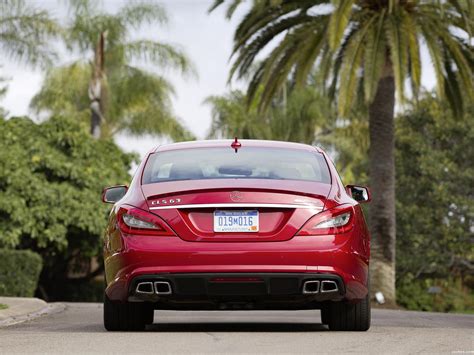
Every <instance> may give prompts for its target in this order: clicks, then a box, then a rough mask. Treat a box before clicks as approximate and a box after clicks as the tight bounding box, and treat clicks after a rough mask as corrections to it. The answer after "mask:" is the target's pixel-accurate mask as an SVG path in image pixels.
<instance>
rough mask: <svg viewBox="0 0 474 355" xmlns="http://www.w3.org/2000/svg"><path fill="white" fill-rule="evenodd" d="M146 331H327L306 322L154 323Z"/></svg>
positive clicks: (321, 325)
mask: <svg viewBox="0 0 474 355" xmlns="http://www.w3.org/2000/svg"><path fill="white" fill-rule="evenodd" d="M146 330H147V331H155V332H199V333H215V332H270V333H272V332H274V333H281V332H319V331H327V330H328V328H327V327H326V326H324V325H323V324H308V323H258V322H256V323H241V322H239V323H166V324H163V323H161V324H160V323H154V324H151V325H148V326H147V328H146Z"/></svg>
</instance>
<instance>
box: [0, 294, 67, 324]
mask: <svg viewBox="0 0 474 355" xmlns="http://www.w3.org/2000/svg"><path fill="white" fill-rule="evenodd" d="M0 301H1V302H0V303H4V304H7V305H8V306H9V308H7V309H6V310H3V311H0V328H2V327H7V326H11V325H15V324H18V323H23V322H26V321H30V320H33V319H36V318H39V317H42V316H46V315H52V314H56V313H59V312H62V311H64V310H65V309H66V305H65V304H63V303H46V302H44V301H43V300H40V299H37V298H17V297H0ZM2 312H3V313H4V314H2Z"/></svg>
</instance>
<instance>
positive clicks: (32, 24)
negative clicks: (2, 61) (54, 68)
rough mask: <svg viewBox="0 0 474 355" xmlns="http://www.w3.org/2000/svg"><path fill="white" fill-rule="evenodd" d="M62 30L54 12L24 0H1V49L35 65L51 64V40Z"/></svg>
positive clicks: (8, 55)
mask: <svg viewBox="0 0 474 355" xmlns="http://www.w3.org/2000/svg"><path fill="white" fill-rule="evenodd" d="M59 33H60V28H59V26H58V24H57V23H56V21H55V20H54V19H53V18H52V17H51V15H50V14H49V13H48V12H47V11H45V10H41V9H39V8H37V7H36V6H35V5H34V4H32V3H31V2H26V1H24V0H0V53H3V54H4V55H5V56H6V57H8V58H10V59H14V60H18V61H22V62H24V63H27V64H32V65H38V64H42V65H47V64H51V61H52V59H53V58H54V56H55V54H54V52H53V51H52V50H51V47H50V45H49V41H50V39H51V38H53V37H56V36H57V35H58V34H59Z"/></svg>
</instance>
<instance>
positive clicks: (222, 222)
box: [214, 211, 258, 233]
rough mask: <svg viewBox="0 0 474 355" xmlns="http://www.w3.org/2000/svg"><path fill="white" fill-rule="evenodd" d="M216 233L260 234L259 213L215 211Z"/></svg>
mask: <svg viewBox="0 0 474 355" xmlns="http://www.w3.org/2000/svg"><path fill="white" fill-rule="evenodd" d="M214 232H224V233H231V232H258V211H215V212H214Z"/></svg>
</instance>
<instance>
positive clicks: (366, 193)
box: [346, 185, 370, 203]
mask: <svg viewBox="0 0 474 355" xmlns="http://www.w3.org/2000/svg"><path fill="white" fill-rule="evenodd" d="M346 191H347V193H348V194H349V195H350V196H351V197H352V198H353V199H354V200H356V201H357V202H360V203H365V202H369V201H370V190H369V188H368V187H365V186H357V185H347V186H346Z"/></svg>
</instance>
